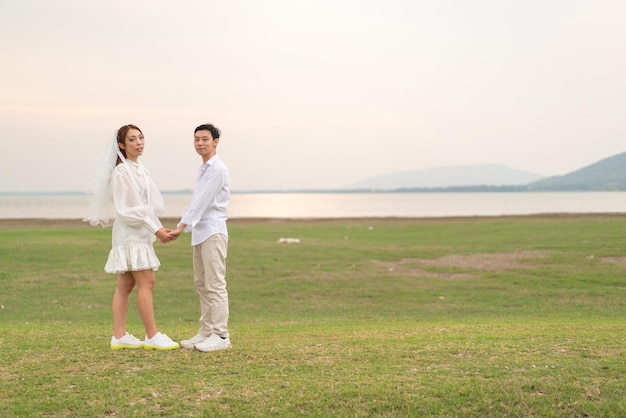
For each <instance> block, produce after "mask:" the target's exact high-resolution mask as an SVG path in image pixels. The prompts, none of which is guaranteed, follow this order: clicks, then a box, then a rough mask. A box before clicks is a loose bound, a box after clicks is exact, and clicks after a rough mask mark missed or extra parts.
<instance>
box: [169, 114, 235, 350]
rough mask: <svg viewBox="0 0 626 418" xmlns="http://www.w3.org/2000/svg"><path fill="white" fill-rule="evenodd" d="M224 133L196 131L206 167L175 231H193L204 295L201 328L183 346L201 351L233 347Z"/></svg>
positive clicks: (196, 273)
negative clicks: (222, 156) (219, 151)
mask: <svg viewBox="0 0 626 418" xmlns="http://www.w3.org/2000/svg"><path fill="white" fill-rule="evenodd" d="M220 135H221V132H220V130H219V129H217V128H216V127H215V126H213V125H210V124H205V125H200V126H198V127H197V128H196V129H195V131H194V146H195V149H196V152H197V153H198V155H200V156H201V157H202V165H201V166H200V168H199V169H198V174H197V178H196V186H195V188H194V191H193V196H192V198H191V203H190V204H189V206H188V207H187V209H186V210H185V213H184V214H183V216H182V218H181V220H180V222H179V223H178V226H177V228H176V229H175V230H173V231H172V234H173V235H175V236H179V235H180V234H181V233H182V232H183V231H185V232H189V231H191V245H192V247H193V270H194V284H195V287H196V291H197V292H198V295H199V296H200V329H199V330H198V333H197V334H196V335H195V336H194V337H192V338H190V339H188V340H183V341H181V346H182V347H184V348H194V347H195V348H196V349H197V350H200V351H216V350H225V349H228V348H230V347H231V344H230V335H229V333H228V314H229V311H228V292H227V291H226V255H227V252H228V229H227V227H226V220H227V219H228V213H227V211H226V207H227V206H228V202H229V200H230V177H229V174H228V168H226V165H224V163H223V162H222V160H221V159H220V157H219V156H218V155H217V145H218V144H219V142H220Z"/></svg>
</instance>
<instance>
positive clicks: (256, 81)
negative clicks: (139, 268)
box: [0, 0, 626, 192]
mask: <svg viewBox="0 0 626 418" xmlns="http://www.w3.org/2000/svg"><path fill="white" fill-rule="evenodd" d="M625 22H626V1H624V0H519V1H518V0H428V1H426V0H315V1H300V0H262V1H261V0H241V1H237V0H233V1H224V0H222V1H212V0H181V1H176V2H175V1H172V0H167V1H166V0H90V1H85V0H55V1H48V0H0V60H1V61H0V90H1V91H2V93H1V95H0V146H1V150H2V152H1V153H0V192H3V191H5V192H6V191H81V190H84V189H85V188H86V186H87V178H88V177H89V175H90V173H91V166H92V165H93V162H94V160H95V158H96V156H97V154H99V153H100V151H101V150H102V148H103V147H104V144H105V142H106V141H109V140H111V141H112V140H113V139H112V138H113V134H114V132H115V130H116V129H117V128H119V127H120V126H121V125H124V124H127V123H134V124H136V125H138V126H139V127H141V128H142V130H143V132H144V135H145V137H146V148H145V152H144V156H143V157H142V162H143V163H144V164H145V165H146V166H147V167H148V168H149V170H150V171H151V172H152V176H153V178H154V180H155V181H156V183H157V185H158V186H159V188H160V189H162V190H179V189H188V188H192V187H193V184H194V180H195V171H196V168H197V167H198V166H199V165H200V164H201V160H200V157H199V156H197V155H196V154H195V151H194V150H193V129H194V128H195V127H196V126H197V125H199V124H202V123H214V124H215V125H216V126H218V127H219V128H220V129H221V130H222V132H223V134H222V139H221V142H220V145H219V147H218V152H219V154H220V155H221V158H222V159H223V160H224V162H225V163H226V164H227V166H228V167H229V169H230V172H231V181H232V189H233V190H235V191H243V190H263V189H303V188H304V189H311V188H312V189H328V188H340V187H344V186H347V185H350V184H352V183H355V182H358V181H360V180H363V179H365V178H369V177H373V176H378V175H386V174H391V173H395V172H398V171H411V170H422V169H427V168H433V167H444V166H450V165H468V164H486V163H499V164H504V165H506V166H508V167H510V168H515V169H520V170H527V171H531V172H534V173H538V174H541V175H545V176H550V175H559V174H566V173H568V172H570V171H573V170H576V169H578V168H581V167H583V166H586V165H589V164H591V163H594V162H597V161H599V160H601V159H603V158H606V157H610V156H612V155H615V154H618V153H621V152H624V151H626V142H625V140H626V117H625V115H626V24H625Z"/></svg>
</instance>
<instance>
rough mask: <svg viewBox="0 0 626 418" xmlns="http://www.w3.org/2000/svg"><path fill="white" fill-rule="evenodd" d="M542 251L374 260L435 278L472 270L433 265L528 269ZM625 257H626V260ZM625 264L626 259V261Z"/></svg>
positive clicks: (395, 270)
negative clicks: (448, 270)
mask: <svg viewBox="0 0 626 418" xmlns="http://www.w3.org/2000/svg"><path fill="white" fill-rule="evenodd" d="M545 256H546V255H545V253H544V252H542V251H519V252H514V253H485V254H468V255H446V256H443V257H439V258H435V259H422V258H403V259H401V260H398V261H380V260H373V262H374V265H376V266H377V267H379V268H384V269H385V270H387V271H388V272H390V273H394V274H402V275H408V276H420V277H432V278H440V279H469V278H472V277H475V275H474V274H473V273H471V272H459V271H450V272H434V271H431V270H429V269H430V268H442V269H451V270H456V269H462V270H479V271H492V272H503V271H507V270H513V269H529V268H531V266H530V265H529V264H527V263H523V262H522V261H523V260H527V259H538V258H544V257H545ZM625 260H626V259H625ZM625 263H626V261H625Z"/></svg>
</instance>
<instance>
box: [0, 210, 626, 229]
mask: <svg viewBox="0 0 626 418" xmlns="http://www.w3.org/2000/svg"><path fill="white" fill-rule="evenodd" d="M565 218H569V219H577V218H578V219H598V218H615V219H620V218H626V214H621V213H589V214H586V213H576V214H571V213H557V214H553V213H551V214H538V215H504V216H471V217H469V216H468V217H423V218H397V217H380V218H379V217H372V218H297V219H295V218H234V219H229V220H228V224H229V225H233V226H235V225H252V224H268V223H273V224H283V223H291V224H304V223H309V224H312V223H323V224H327V225H328V224H333V225H344V224H351V225H354V224H360V223H363V224H368V225H371V224H397V223H400V224H402V223H414V222H425V223H429V222H463V221H467V222H475V221H480V220H489V219H507V220H511V221H514V220H516V219H565ZM179 219H180V218H161V222H162V223H163V225H164V226H165V227H166V228H167V227H170V228H171V227H174V226H175V225H176V223H177V222H178V221H179ZM18 228H63V229H65V228H67V229H76V228H87V229H88V228H93V227H92V226H90V225H89V224H87V223H85V222H83V221H82V220H80V219H47V218H24V219H0V230H2V229H18Z"/></svg>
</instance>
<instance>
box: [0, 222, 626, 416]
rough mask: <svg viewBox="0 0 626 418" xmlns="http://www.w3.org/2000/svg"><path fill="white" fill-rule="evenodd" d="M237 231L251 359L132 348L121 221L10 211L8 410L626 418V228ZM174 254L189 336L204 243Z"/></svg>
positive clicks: (170, 294)
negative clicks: (124, 326) (116, 249)
mask: <svg viewBox="0 0 626 418" xmlns="http://www.w3.org/2000/svg"><path fill="white" fill-rule="evenodd" d="M174 223H175V220H164V224H165V225H166V226H173V225H174ZM229 230H230V246H229V254H228V273H227V276H228V283H229V296H230V311H231V317H230V323H229V328H230V332H231V341H232V344H233V348H232V349H231V350H228V351H221V352H214V353H201V352H198V351H195V350H185V349H181V350H176V351H169V352H156V351H151V350H119V351H112V350H111V349H110V347H109V342H110V338H111V335H112V318H111V309H110V306H111V299H112V296H113V291H114V287H115V281H116V279H115V276H113V275H107V274H105V273H104V272H103V270H102V269H103V266H104V262H105V260H106V257H107V254H108V251H109V249H110V238H111V230H110V229H100V228H92V227H89V226H88V225H85V224H83V223H81V222H79V221H53V220H19V221H17V220H0V416H3V417H4V416H6V417H13V416H16V417H17V416H81V417H82V416H89V417H91V416H196V417H201V416H242V417H246V416H250V417H252V416H285V417H293V416H328V417H370V416H382V417H385V416H388V417H417V416H437V417H448V416H449V417H455V416H469V417H503V416H507V417H516V416H518V417H529V416H533V417H538V416H542V417H543V416H552V417H583V416H585V417H587V416H589V417H613V416H615V417H623V416H626V400H625V395H624V394H625V393H626V354H625V353H626V348H625V347H626V321H625V308H626V278H625V277H626V217H623V216H617V215H614V216H608V215H607V216H603V215H578V216H574V215H572V216H565V215H563V216H556V215H555V216H528V217H495V218H489V217H488V218H458V219H457V218H448V219H341V220H330V219H329V220H269V219H265V220H243V219H239V220H232V221H230V223H229ZM280 238H298V239H299V240H300V242H299V243H291V244H287V243H279V242H278V240H279V239H280ZM155 247H156V249H157V254H158V255H159V258H160V260H161V263H162V266H161V269H160V270H159V271H158V272H157V273H156V278H157V284H156V288H155V290H154V301H155V313H156V319H157V325H158V327H159V329H160V330H161V331H162V332H165V333H167V334H168V335H169V336H170V337H172V338H173V339H174V340H177V341H180V340H181V339H185V338H189V337H191V336H193V335H194V334H195V333H196V331H197V328H198V322H197V320H198V316H199V306H198V298H197V295H196V294H195V290H194V288H193V283H192V282H193V278H192V267H191V247H190V237H189V235H188V234H185V235H184V236H182V237H181V238H179V240H178V241H176V242H173V243H170V244H167V245H163V244H160V243H156V244H155ZM134 301H135V299H134V296H133V302H132V304H131V309H130V312H129V318H128V331H129V332H131V333H134V334H135V335H136V336H137V337H140V338H143V336H144V331H143V326H142V324H141V321H140V319H139V316H138V313H137V309H136V306H135V305H134Z"/></svg>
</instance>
